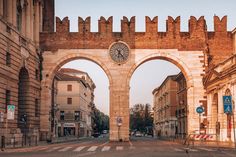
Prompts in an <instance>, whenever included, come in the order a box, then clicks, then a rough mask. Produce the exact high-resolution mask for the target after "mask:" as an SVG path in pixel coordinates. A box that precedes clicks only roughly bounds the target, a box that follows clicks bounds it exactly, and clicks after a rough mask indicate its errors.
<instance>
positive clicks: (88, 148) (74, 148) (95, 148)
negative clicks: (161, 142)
mask: <svg viewBox="0 0 236 157" xmlns="http://www.w3.org/2000/svg"><path fill="white" fill-rule="evenodd" d="M146 148H147V147H138V148H137V146H133V145H131V146H124V145H123V146H122V145H109V144H108V145H84V146H83V145H79V146H78V145H67V146H61V145H60V146H51V147H45V146H44V147H39V148H38V149H37V148H35V149H32V151H37V152H45V153H49V152H51V153H55V152H61V153H63V152H74V153H80V152H88V153H89V152H90V153H92V152H99V151H100V152H108V151H132V150H134V149H143V150H147V149H146ZM170 148H171V149H170ZM170 148H167V147H163V148H161V147H160V148H157V147H156V148H151V147H150V149H157V151H160V152H161V151H166V150H168V151H172V152H178V153H184V152H192V153H194V152H204V151H207V152H214V151H217V149H214V148H207V147H194V148H186V147H170ZM16 150H17V149H16ZM18 151H19V150H18ZM29 151H30V150H27V152H29Z"/></svg>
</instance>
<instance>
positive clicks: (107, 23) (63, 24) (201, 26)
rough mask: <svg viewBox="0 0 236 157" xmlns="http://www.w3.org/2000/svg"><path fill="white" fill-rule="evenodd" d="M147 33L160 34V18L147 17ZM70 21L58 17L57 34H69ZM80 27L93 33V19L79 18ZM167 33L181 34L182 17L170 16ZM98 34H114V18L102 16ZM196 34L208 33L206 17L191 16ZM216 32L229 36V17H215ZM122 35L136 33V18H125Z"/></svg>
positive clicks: (193, 30) (191, 24)
mask: <svg viewBox="0 0 236 157" xmlns="http://www.w3.org/2000/svg"><path fill="white" fill-rule="evenodd" d="M145 19H146V31H145V33H158V17H157V16H156V17H154V18H153V19H152V20H151V19H150V17H148V16H146V17H145ZM69 26H70V21H69V19H68V17H65V18H63V19H62V20H61V19H60V18H59V17H56V28H57V29H56V32H60V33H61V31H63V30H64V31H66V32H69ZM78 27H79V29H78V30H79V32H80V33H82V32H83V33H85V32H87V33H89V32H91V17H87V18H86V19H85V20H83V19H82V18H81V17H78ZM166 30H167V31H166V32H165V33H167V34H168V33H169V34H170V33H171V34H173V33H174V34H176V35H178V34H179V33H180V30H181V28H180V16H178V17H177V18H175V19H174V18H173V17H171V16H168V18H167V20H166ZM98 32H99V33H112V32H113V17H112V16H111V17H109V18H108V19H107V20H106V19H105V18H104V17H103V16H101V17H100V19H99V20H98ZM196 32H198V33H199V32H201V33H203V32H207V25H206V21H205V19H204V16H201V17H200V18H199V19H197V18H196V17H194V16H191V17H190V19H189V31H188V33H190V35H191V36H194V35H196ZM214 32H215V33H221V34H222V33H224V34H227V16H224V17H223V18H222V19H220V18H219V17H218V16H214ZM121 33H135V16H133V17H131V18H130V20H129V19H128V18H127V17H125V16H124V17H123V19H122V20H121Z"/></svg>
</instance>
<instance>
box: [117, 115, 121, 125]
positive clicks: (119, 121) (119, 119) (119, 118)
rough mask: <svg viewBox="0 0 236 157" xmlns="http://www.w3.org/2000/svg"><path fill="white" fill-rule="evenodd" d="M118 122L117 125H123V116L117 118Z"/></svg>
mask: <svg viewBox="0 0 236 157" xmlns="http://www.w3.org/2000/svg"><path fill="white" fill-rule="evenodd" d="M116 123H117V126H121V125H122V118H121V117H117V118H116Z"/></svg>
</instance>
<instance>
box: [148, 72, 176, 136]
mask: <svg viewBox="0 0 236 157" xmlns="http://www.w3.org/2000/svg"><path fill="white" fill-rule="evenodd" d="M176 76H177V75H170V76H167V77H166V79H165V80H164V81H163V83H162V84H161V85H160V86H159V87H158V88H156V89H154V90H153V92H152V93H153V102H154V104H153V106H154V132H155V135H156V136H158V137H161V136H162V137H175V136H176V133H177V118H176V107H177V97H176V95H177V82H176V81H175V78H176Z"/></svg>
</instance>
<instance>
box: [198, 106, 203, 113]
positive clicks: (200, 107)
mask: <svg viewBox="0 0 236 157" xmlns="http://www.w3.org/2000/svg"><path fill="white" fill-rule="evenodd" d="M196 112H197V113H199V114H201V113H202V112H204V109H203V107H202V106H199V107H197V108H196Z"/></svg>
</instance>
